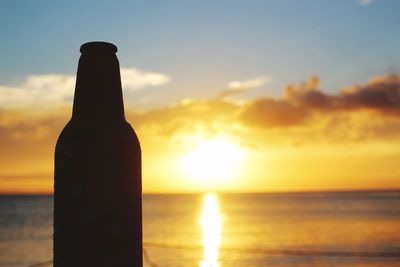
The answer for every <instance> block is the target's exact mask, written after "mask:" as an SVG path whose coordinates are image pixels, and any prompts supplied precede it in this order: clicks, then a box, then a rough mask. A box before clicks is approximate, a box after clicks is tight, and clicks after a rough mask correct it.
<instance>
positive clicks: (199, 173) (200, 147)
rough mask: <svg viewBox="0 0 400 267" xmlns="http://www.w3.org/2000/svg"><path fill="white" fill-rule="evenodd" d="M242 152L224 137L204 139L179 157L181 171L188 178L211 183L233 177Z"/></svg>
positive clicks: (239, 165)
mask: <svg viewBox="0 0 400 267" xmlns="http://www.w3.org/2000/svg"><path fill="white" fill-rule="evenodd" d="M242 158H243V152H242V150H241V149H240V147H239V146H238V145H236V144H233V143H231V142H229V141H227V140H225V139H222V138H216V139H210V140H204V141H202V142H200V143H199V144H197V145H196V146H195V147H194V148H192V149H191V150H189V151H188V153H187V154H186V155H184V156H183V157H182V159H181V168H182V171H183V172H184V173H185V174H186V176H187V177H188V179H193V180H196V181H201V182H203V183H211V182H213V181H223V180H227V179H231V178H233V177H234V176H235V175H236V174H237V172H238V170H239V168H240V167H241V160H242Z"/></svg>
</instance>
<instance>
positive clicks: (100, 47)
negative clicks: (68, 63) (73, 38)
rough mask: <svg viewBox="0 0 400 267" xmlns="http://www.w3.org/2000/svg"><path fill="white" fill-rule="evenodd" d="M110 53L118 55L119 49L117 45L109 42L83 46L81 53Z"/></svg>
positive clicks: (96, 42) (89, 43)
mask: <svg viewBox="0 0 400 267" xmlns="http://www.w3.org/2000/svg"><path fill="white" fill-rule="evenodd" d="M100 50H102V51H109V52H113V53H117V51H118V48H117V46H116V45H114V44H112V43H107V42H101V41H95V42H88V43H84V44H83V45H81V48H80V50H79V51H80V52H81V53H84V52H89V51H100Z"/></svg>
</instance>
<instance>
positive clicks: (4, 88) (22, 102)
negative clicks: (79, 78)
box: [0, 74, 75, 108]
mask: <svg viewBox="0 0 400 267" xmlns="http://www.w3.org/2000/svg"><path fill="white" fill-rule="evenodd" d="M74 86H75V77H74V76H72V75H62V74H46V75H30V76H28V77H27V78H26V79H25V80H24V81H23V82H22V83H19V84H16V85H0V106H1V107H3V108H4V107H24V106H27V105H34V104H35V105H41V104H44V103H46V104H50V105H52V104H54V103H60V102H67V103H71V99H72V96H73V89H74Z"/></svg>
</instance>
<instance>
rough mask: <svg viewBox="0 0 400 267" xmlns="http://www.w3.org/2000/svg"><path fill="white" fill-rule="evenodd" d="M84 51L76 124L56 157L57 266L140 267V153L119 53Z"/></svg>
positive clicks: (99, 48)
mask: <svg viewBox="0 0 400 267" xmlns="http://www.w3.org/2000/svg"><path fill="white" fill-rule="evenodd" d="M80 51H81V57H80V59H79V66H78V73H77V80H76V88H75V96H74V106H73V111H72V118H71V120H70V121H69V122H68V124H67V125H66V126H65V128H64V129H63V131H62V132H61V134H60V137H59V138H58V141H57V145H56V150H55V178H54V191H55V192H54V256H53V257H54V258H53V262H54V266H55V267H64V266H65V267H80V266H82V267H83V266H85V267H87V266H104V267H105V266H107V267H125V266H126V267H128V266H129V267H141V266H142V202H141V201H142V184H141V151H140V144H139V140H138V138H137V136H136V134H135V132H134V130H133V129H132V127H131V126H130V125H129V123H128V122H127V121H126V120H125V115H124V107H123V100H122V89H121V79H120V72H119V63H118V59H117V57H116V55H115V53H116V52H117V47H116V46H114V45H113V44H110V43H104V42H91V43H86V44H84V45H82V46H81V49H80Z"/></svg>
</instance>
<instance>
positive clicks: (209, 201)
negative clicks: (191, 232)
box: [200, 193, 222, 267]
mask: <svg viewBox="0 0 400 267" xmlns="http://www.w3.org/2000/svg"><path fill="white" fill-rule="evenodd" d="M200 225H201V231H202V236H203V250H204V256H203V257H204V258H203V259H202V260H201V261H200V267H218V266H219V262H218V258H219V246H220V244H221V230H222V218H221V214H220V213H219V204H218V197H217V196H216V195H215V194H212V193H208V194H206V195H204V198H203V212H202V214H201V217H200Z"/></svg>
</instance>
